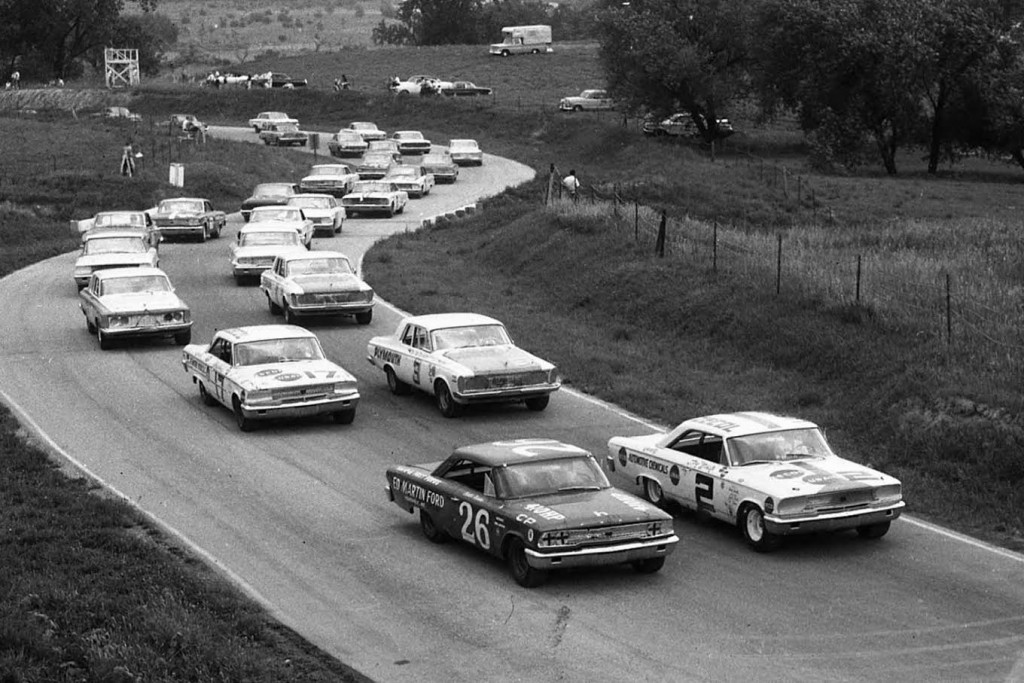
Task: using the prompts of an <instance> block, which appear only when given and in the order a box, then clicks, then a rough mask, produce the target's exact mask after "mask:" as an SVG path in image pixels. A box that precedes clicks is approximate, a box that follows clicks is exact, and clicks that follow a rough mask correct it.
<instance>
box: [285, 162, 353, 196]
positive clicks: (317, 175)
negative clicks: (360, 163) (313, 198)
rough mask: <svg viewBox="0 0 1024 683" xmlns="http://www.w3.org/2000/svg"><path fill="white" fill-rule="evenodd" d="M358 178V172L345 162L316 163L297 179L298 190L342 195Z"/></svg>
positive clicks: (347, 191)
mask: <svg viewBox="0 0 1024 683" xmlns="http://www.w3.org/2000/svg"><path fill="white" fill-rule="evenodd" d="M358 180H359V174H358V173H356V172H355V171H354V170H353V169H352V167H351V166H348V165H347V164H317V165H315V166H313V167H312V168H311V169H309V174H308V175H306V176H305V177H303V178H302V180H300V181H299V192H312V193H317V194H330V195H334V196H335V197H344V196H345V195H346V194H348V193H349V191H351V190H352V186H353V185H355V184H356V181H358Z"/></svg>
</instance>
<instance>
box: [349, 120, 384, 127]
mask: <svg viewBox="0 0 1024 683" xmlns="http://www.w3.org/2000/svg"><path fill="white" fill-rule="evenodd" d="M348 125H349V126H350V127H353V128H354V127H356V126H366V127H367V128H369V127H370V126H372V127H374V128H376V127H377V124H376V123H374V122H373V121H353V122H352V123H350V124H348Z"/></svg>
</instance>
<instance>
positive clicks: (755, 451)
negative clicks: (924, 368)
mask: <svg viewBox="0 0 1024 683" xmlns="http://www.w3.org/2000/svg"><path fill="white" fill-rule="evenodd" d="M605 468H606V469H607V470H608V474H609V476H610V477H611V478H612V480H613V481H616V482H619V485H620V486H623V487H624V488H627V489H628V490H633V489H636V488H639V489H641V490H642V491H643V493H644V496H645V497H646V498H647V499H648V500H650V501H651V502H652V503H656V504H669V503H674V504H678V505H681V506H682V507H684V508H691V509H693V510H696V511H697V512H699V513H702V514H706V515H708V516H710V517H715V518H717V519H721V520H724V521H726V522H728V523H730V524H735V525H737V526H738V527H739V529H740V532H741V533H742V534H743V537H744V538H745V539H746V541H747V543H748V544H749V545H750V546H751V547H752V548H753V549H754V550H757V551H767V550H772V549H774V548H775V547H776V546H777V545H778V544H779V541H780V539H781V538H782V537H783V536H788V535H795V534H807V533H814V532H818V531H841V530H844V529H856V530H857V533H858V534H860V535H861V536H862V537H864V538H880V537H881V536H884V535H885V534H886V532H888V531H889V525H890V524H891V523H892V522H893V521H894V520H895V519H897V518H898V517H899V516H900V512H901V511H902V509H903V507H904V503H903V490H902V486H901V484H900V482H899V480H897V479H894V478H893V477H890V476H889V475H886V474H883V473H881V472H879V471H877V470H874V469H871V468H869V467H865V466H864V465H859V464H857V463H855V462H852V461H850V460H844V459H843V458H840V457H839V456H838V455H836V454H835V453H833V452H832V449H831V448H830V447H829V445H828V442H827V441H826V440H825V435H824V434H823V433H822V432H821V430H820V429H819V428H818V425H816V424H814V423H813V422H808V421H806V420H801V419H797V418H792V417H783V416H779V415H772V414H769V413H758V412H746V413H731V414H725V415H709V416H706V417H697V418H693V419H690V420H686V421H684V422H682V423H680V424H679V425H678V426H677V427H676V428H675V429H673V430H671V431H670V432H668V433H660V432H659V433H655V434H645V435H642V436H615V437H612V438H611V439H610V440H609V441H608V456H607V458H606V460H605Z"/></svg>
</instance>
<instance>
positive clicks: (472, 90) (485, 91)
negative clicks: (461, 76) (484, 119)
mask: <svg viewBox="0 0 1024 683" xmlns="http://www.w3.org/2000/svg"><path fill="white" fill-rule="evenodd" d="M441 94H442V95H450V96H453V97H467V96H468V97H472V96H474V95H490V94H491V89H490V88H485V87H483V86H479V85H476V84H475V83H472V82H471V81H452V82H451V84H450V85H449V86H445V87H443V88H441Z"/></svg>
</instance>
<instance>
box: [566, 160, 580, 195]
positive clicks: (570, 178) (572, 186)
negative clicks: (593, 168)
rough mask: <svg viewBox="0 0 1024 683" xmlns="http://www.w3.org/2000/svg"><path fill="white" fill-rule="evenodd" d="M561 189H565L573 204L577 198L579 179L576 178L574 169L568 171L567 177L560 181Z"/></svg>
mask: <svg viewBox="0 0 1024 683" xmlns="http://www.w3.org/2000/svg"><path fill="white" fill-rule="evenodd" d="M562 187H564V188H565V189H566V191H567V192H568V193H569V196H570V197H572V200H573V201H574V202H575V201H576V200H577V199H578V198H579V191H580V179H579V178H578V177H576V169H575V168H574V169H572V170H570V171H569V175H567V176H565V178H563V179H562Z"/></svg>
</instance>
